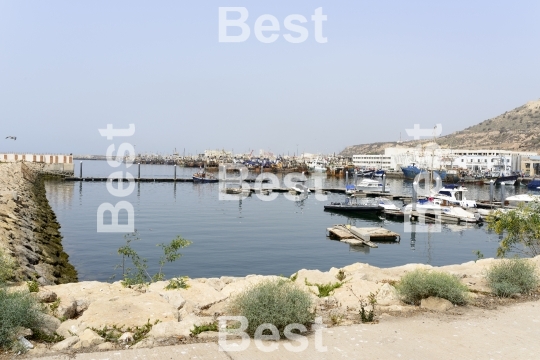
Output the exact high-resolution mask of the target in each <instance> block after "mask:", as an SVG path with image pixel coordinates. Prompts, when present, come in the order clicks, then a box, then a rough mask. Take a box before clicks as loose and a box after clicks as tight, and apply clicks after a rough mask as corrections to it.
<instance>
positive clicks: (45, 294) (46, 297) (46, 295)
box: [36, 289, 58, 303]
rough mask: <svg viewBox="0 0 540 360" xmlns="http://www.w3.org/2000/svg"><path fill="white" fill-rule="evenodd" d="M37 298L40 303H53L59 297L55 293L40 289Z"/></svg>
mask: <svg viewBox="0 0 540 360" xmlns="http://www.w3.org/2000/svg"><path fill="white" fill-rule="evenodd" d="M36 297H37V299H38V301H39V302H42V303H51V302H54V301H56V299H57V297H58V296H57V295H56V293H55V292H54V291H50V290H44V289H40V290H39V291H38V292H37V293H36Z"/></svg>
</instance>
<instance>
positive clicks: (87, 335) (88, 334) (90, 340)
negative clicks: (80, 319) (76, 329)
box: [73, 329, 105, 349]
mask: <svg viewBox="0 0 540 360" xmlns="http://www.w3.org/2000/svg"><path fill="white" fill-rule="evenodd" d="M104 342H105V340H104V339H103V338H102V337H101V336H99V335H98V334H96V333H95V332H94V331H93V330H90V329H86V330H84V331H83V333H82V334H81V336H79V342H78V343H76V344H75V345H73V349H84V348H88V347H91V346H96V345H99V344H103V343H104Z"/></svg>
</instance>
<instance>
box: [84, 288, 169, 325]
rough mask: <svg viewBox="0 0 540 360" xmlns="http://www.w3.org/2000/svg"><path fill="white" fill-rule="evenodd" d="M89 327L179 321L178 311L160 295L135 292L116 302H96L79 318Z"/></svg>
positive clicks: (105, 300)
mask: <svg viewBox="0 0 540 360" xmlns="http://www.w3.org/2000/svg"><path fill="white" fill-rule="evenodd" d="M79 320H81V321H82V322H84V323H86V325H87V326H88V327H94V328H102V327H103V326H105V325H108V326H112V325H118V326H122V325H125V326H126V327H134V326H142V325H144V324H146V323H147V321H150V323H152V324H153V323H154V322H155V321H156V320H159V321H162V322H165V321H178V310H177V309H175V308H174V307H173V306H172V305H170V304H169V303H167V301H166V300H165V299H164V298H162V297H161V296H159V294H156V293H151V292H147V293H144V294H141V293H136V292H133V293H132V294H131V295H124V296H121V297H119V298H118V299H117V300H115V301H109V299H101V300H96V301H94V302H92V303H91V304H90V306H89V307H88V309H87V310H86V311H85V312H84V313H83V314H82V316H81V317H80V318H79Z"/></svg>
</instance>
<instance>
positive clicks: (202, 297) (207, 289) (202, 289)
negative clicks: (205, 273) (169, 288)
mask: <svg viewBox="0 0 540 360" xmlns="http://www.w3.org/2000/svg"><path fill="white" fill-rule="evenodd" d="M189 286H190V287H189V288H188V289H178V290H177V291H178V292H179V293H180V295H182V297H183V298H184V299H186V300H187V301H190V302H192V303H193V304H195V306H196V307H198V308H199V309H207V308H209V307H210V306H212V305H214V304H215V303H218V302H220V301H223V300H225V299H226V298H227V297H228V296H227V295H224V294H223V293H220V292H218V291H217V290H216V289H214V288H213V287H211V286H210V285H208V284H206V283H200V282H194V281H189Z"/></svg>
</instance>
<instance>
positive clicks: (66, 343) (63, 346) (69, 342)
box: [51, 336, 79, 351]
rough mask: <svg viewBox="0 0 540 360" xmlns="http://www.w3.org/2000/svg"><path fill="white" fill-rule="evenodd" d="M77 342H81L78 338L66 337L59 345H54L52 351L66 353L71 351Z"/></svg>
mask: <svg viewBox="0 0 540 360" xmlns="http://www.w3.org/2000/svg"><path fill="white" fill-rule="evenodd" d="M77 342H79V337H78V336H70V337H66V338H65V339H64V340H62V341H60V342H59V343H56V344H54V345H53V346H52V347H51V349H52V350H55V351H64V350H67V349H70V348H71V347H72V346H73V345H75V344H76V343H77Z"/></svg>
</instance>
